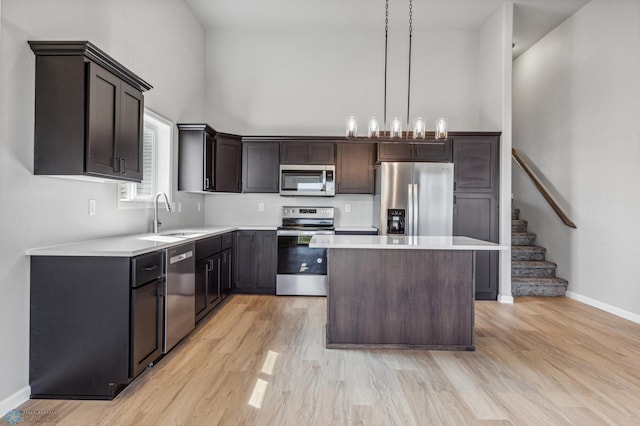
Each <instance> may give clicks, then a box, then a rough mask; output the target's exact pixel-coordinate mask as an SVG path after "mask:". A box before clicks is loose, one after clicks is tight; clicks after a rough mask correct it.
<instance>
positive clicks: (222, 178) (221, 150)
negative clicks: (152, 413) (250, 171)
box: [215, 133, 242, 192]
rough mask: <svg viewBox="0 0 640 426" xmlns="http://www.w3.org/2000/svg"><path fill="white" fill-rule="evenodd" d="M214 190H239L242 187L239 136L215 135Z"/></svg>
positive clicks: (240, 143)
mask: <svg viewBox="0 0 640 426" xmlns="http://www.w3.org/2000/svg"><path fill="white" fill-rule="evenodd" d="M215 140H216V142H215V149H216V156H215V175H216V178H215V179H216V181H215V190H216V192H240V191H241V189H242V187H241V184H240V177H241V175H242V142H241V138H240V136H236V135H228V134H223V133H218V134H216V136H215Z"/></svg>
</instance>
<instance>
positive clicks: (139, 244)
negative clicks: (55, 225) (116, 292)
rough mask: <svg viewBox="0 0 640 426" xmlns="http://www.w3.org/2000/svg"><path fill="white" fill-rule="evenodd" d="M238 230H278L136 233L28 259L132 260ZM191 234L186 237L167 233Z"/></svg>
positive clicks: (35, 252)
mask: <svg viewBox="0 0 640 426" xmlns="http://www.w3.org/2000/svg"><path fill="white" fill-rule="evenodd" d="M238 230H268V231H271V230H273V231H275V230H276V226H273V227H271V226H209V225H205V226H196V227H189V228H180V229H170V230H163V231H162V232H160V233H159V234H134V235H122V236H117V237H110V238H100V239H95V240H87V241H78V242H74V243H67V244H58V245H54V246H48V247H40V248H32V249H28V250H27V251H26V254H27V255H29V256H112V257H133V256H138V255H141V254H145V253H149V252H152V251H155V250H161V249H164V248H167V247H172V246H176V245H180V244H184V243H190V242H193V241H197V240H199V239H202V238H207V237H212V236H215V235H219V234H224V233H226V232H231V231H238ZM175 233H188V234H189V235H185V236H169V235H167V234H175Z"/></svg>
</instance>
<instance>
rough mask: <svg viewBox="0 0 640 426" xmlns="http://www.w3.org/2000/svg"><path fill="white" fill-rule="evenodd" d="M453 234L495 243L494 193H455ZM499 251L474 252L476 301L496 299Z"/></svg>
mask: <svg viewBox="0 0 640 426" xmlns="http://www.w3.org/2000/svg"><path fill="white" fill-rule="evenodd" d="M453 214H454V218H453V234H454V235H457V236H465V237H471V238H477V239H480V240H485V241H492V242H494V243H497V242H498V217H499V215H498V203H497V198H496V196H495V195H494V194H470V193H457V194H456V195H455V196H454V209H453ZM497 295H498V252H497V251H478V252H476V299H479V300H496V297H497Z"/></svg>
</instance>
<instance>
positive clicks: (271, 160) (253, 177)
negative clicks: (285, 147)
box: [242, 141, 280, 193]
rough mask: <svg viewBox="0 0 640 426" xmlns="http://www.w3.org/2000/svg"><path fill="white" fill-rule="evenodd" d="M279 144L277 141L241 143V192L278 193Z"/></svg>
mask: <svg viewBox="0 0 640 426" xmlns="http://www.w3.org/2000/svg"><path fill="white" fill-rule="evenodd" d="M279 166H280V144H279V143H278V142H245V141H243V143H242V192H246V193H250V192H262V193H278V192H279V190H280V186H279V185H280V179H279V174H280V170H279Z"/></svg>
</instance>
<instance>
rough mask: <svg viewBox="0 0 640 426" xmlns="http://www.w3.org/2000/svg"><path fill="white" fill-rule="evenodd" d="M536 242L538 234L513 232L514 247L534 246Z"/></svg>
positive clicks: (512, 241) (512, 243)
mask: <svg viewBox="0 0 640 426" xmlns="http://www.w3.org/2000/svg"><path fill="white" fill-rule="evenodd" d="M535 241H536V234H534V233H533V232H512V233H511V245H512V246H532V245H533V243H535Z"/></svg>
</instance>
